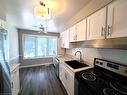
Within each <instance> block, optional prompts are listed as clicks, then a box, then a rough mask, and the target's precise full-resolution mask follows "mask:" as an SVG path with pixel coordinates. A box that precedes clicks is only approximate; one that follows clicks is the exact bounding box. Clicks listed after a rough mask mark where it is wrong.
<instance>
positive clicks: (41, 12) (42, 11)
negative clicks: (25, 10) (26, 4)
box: [34, 1, 51, 20]
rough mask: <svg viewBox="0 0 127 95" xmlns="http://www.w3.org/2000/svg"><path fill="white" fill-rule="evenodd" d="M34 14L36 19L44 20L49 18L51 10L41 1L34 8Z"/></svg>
mask: <svg viewBox="0 0 127 95" xmlns="http://www.w3.org/2000/svg"><path fill="white" fill-rule="evenodd" d="M34 14H35V16H36V17H39V18H42V19H44V20H47V19H50V18H51V10H50V9H49V8H48V7H47V6H46V4H45V3H44V2H42V1H40V5H39V6H35V7H34Z"/></svg>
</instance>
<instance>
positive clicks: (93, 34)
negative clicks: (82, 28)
mask: <svg viewBox="0 0 127 95" xmlns="http://www.w3.org/2000/svg"><path fill="white" fill-rule="evenodd" d="M105 30H106V8H103V9H101V10H99V11H98V12H96V13H94V14H92V15H91V16H89V17H88V18H87V40H95V39H104V38H105Z"/></svg>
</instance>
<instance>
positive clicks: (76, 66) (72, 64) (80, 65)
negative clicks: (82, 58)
mask: <svg viewBox="0 0 127 95" xmlns="http://www.w3.org/2000/svg"><path fill="white" fill-rule="evenodd" d="M65 63H66V64H67V65H69V66H70V67H72V68H73V69H79V68H83V67H87V66H88V65H86V64H84V63H81V62H79V61H77V60H71V61H65Z"/></svg>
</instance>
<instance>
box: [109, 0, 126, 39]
mask: <svg viewBox="0 0 127 95" xmlns="http://www.w3.org/2000/svg"><path fill="white" fill-rule="evenodd" d="M126 11H127V0H116V1H114V2H112V3H111V4H110V5H109V6H108V19H107V37H108V38H116V37H127V19H126V18H127V13H126Z"/></svg>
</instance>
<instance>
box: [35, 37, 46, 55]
mask: <svg viewBox="0 0 127 95" xmlns="http://www.w3.org/2000/svg"><path fill="white" fill-rule="evenodd" d="M37 56H47V38H42V37H40V38H37Z"/></svg>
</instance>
